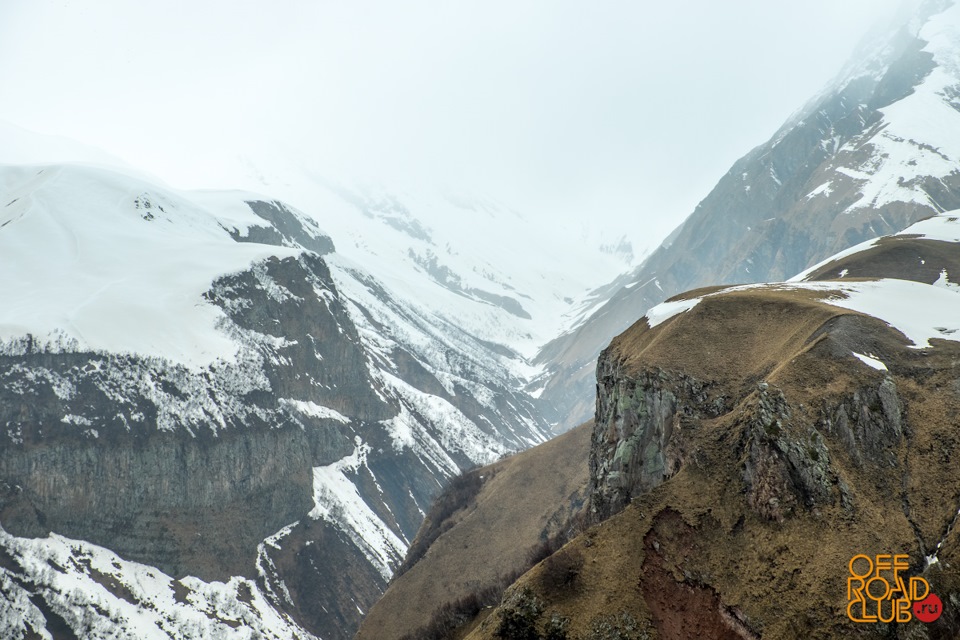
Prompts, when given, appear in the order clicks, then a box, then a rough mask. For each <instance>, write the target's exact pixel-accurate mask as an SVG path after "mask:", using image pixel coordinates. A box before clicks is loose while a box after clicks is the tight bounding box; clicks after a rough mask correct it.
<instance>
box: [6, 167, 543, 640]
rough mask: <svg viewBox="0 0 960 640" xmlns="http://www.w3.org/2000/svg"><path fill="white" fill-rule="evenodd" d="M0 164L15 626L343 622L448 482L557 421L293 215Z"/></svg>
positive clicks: (11, 630)
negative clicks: (542, 416)
mask: <svg viewBox="0 0 960 640" xmlns="http://www.w3.org/2000/svg"><path fill="white" fill-rule="evenodd" d="M0 178H2V180H3V186H4V188H5V189H6V190H7V191H8V192H9V194H10V196H11V197H10V198H8V199H7V201H8V202H10V204H9V205H8V206H7V207H6V208H5V210H4V212H3V213H2V214H0V216H2V217H0V245H2V246H0V256H2V257H0V262H3V263H4V264H5V266H4V269H5V270H7V271H8V272H9V273H13V274H16V278H11V279H9V280H7V281H6V282H5V283H4V285H3V287H2V288H3V292H4V297H5V299H6V300H8V305H9V306H7V308H6V309H5V310H4V311H3V312H2V313H0V340H2V346H0V381H2V383H0V425H2V426H3V433H2V438H3V443H2V445H0V487H2V491H0V525H2V528H3V536H2V539H0V592H2V593H3V594H4V596H5V598H6V600H5V602H6V604H4V605H0V621H2V622H0V635H3V636H4V637H11V638H21V637H23V638H25V637H32V636H33V634H41V635H42V634H43V633H44V631H46V632H49V633H54V634H55V635H57V636H58V637H59V636H62V637H105V636H110V635H114V634H116V637H143V636H144V634H146V635H158V634H159V635H160V636H161V637H176V638H186V637H198V638H200V637H203V638H206V637H224V638H226V637H234V636H237V637H240V636H239V635H237V634H241V635H242V634H246V633H249V632H251V630H254V631H256V632H257V633H262V634H265V637H302V638H307V637H313V636H317V637H323V638H325V639H327V640H329V639H331V638H340V637H349V636H350V635H352V632H353V629H354V628H355V627H356V625H357V624H358V622H359V619H360V617H361V616H362V615H363V612H364V611H365V610H366V609H367V608H368V607H369V606H370V605H372V604H373V602H374V601H375V600H376V599H377V598H378V597H379V595H380V594H381V593H382V591H383V589H384V588H385V586H386V582H387V580H388V579H389V577H390V575H391V574H392V572H393V570H394V569H395V568H396V567H397V566H398V565H399V563H400V561H401V559H402V556H403V553H404V551H405V549H406V546H407V544H408V541H409V540H412V539H413V536H414V534H415V533H416V531H417V528H418V527H419V525H420V522H421V520H422V518H423V514H424V511H425V509H426V508H427V505H429V504H430V501H431V500H432V498H433V497H434V495H435V494H436V493H437V492H438V491H439V488H440V486H441V484H442V482H443V481H444V479H445V478H446V477H448V476H451V475H455V474H456V473H458V472H459V471H460V469H461V468H466V467H471V466H474V465H476V464H477V463H482V462H490V461H492V460H494V459H496V458H498V457H499V456H501V455H502V454H503V453H504V452H506V451H509V450H511V449H514V450H515V449H518V448H522V447H525V446H527V445H528V444H529V443H531V442H537V441H542V440H543V439H544V438H545V432H546V427H545V425H544V424H543V423H542V422H541V421H540V420H539V419H538V417H537V415H536V413H535V412H534V411H533V407H532V402H531V401H530V399H528V398H525V397H524V396H523V395H522V394H521V393H520V392H519V391H518V389H519V386H520V385H519V382H517V381H516V380H514V378H513V377H512V376H513V374H512V373H510V368H509V367H508V366H507V365H505V364H504V362H503V361H502V360H501V356H500V355H498V354H497V353H496V352H495V351H494V350H492V349H491V348H489V347H485V346H484V344H483V341H481V340H479V339H477V338H474V337H472V336H470V335H469V334H467V333H466V332H464V331H462V330H461V331H456V330H448V328H446V327H442V328H440V327H437V326H436V323H437V322H439V320H437V319H435V318H432V317H430V316H424V315H422V314H421V312H420V310H419V309H418V308H417V307H416V306H414V305H412V304H410V303H407V302H404V301H400V300H396V299H394V298H393V297H391V295H390V294H389V293H388V292H387V291H386V289H385V288H384V287H382V286H381V285H380V284H379V283H378V281H377V280H376V279H374V278H372V277H371V276H369V275H368V274H366V273H365V272H363V271H362V270H361V269H360V268H359V267H358V266H356V265H352V264H349V263H345V262H344V261H342V260H341V259H340V258H339V256H337V255H336V253H335V250H334V246H333V243H332V241H331V240H330V238H329V237H327V236H325V235H324V234H323V233H322V232H321V231H320V230H319V227H318V226H317V224H316V222H315V221H314V220H313V219H311V218H310V217H308V216H306V215H304V214H302V213H300V212H298V211H295V210H292V209H290V208H289V207H287V206H285V205H283V204H281V203H279V202H275V201H267V200H257V199H254V198H249V197H248V198H247V199H246V200H244V199H243V196H242V195H237V194H222V195H219V196H218V195H215V194H213V195H212V194H205V195H204V196H203V198H202V199H201V201H202V204H199V203H198V201H195V200H192V199H191V198H190V197H189V196H186V195H184V194H179V193H176V192H172V191H170V190H168V189H164V188H160V187H157V186H156V185H151V184H149V183H144V182H143V181H142V180H139V179H136V178H131V177H129V176H125V175H121V174H115V173H110V172H106V171H102V170H95V169H89V168H82V167H41V168H21V167H14V168H7V169H5V170H4V172H3V173H2V176H0ZM6 263H9V264H6ZM206 274H212V276H208V275H206ZM207 277H209V278H210V279H209V280H206V281H204V278H207ZM51 567H54V569H53V571H52V572H51V570H50V568H51ZM144 576H149V579H148V578H146V577H144ZM71 584H73V585H82V586H80V587H78V588H74V587H72V586H70V585H71ZM201 594H203V597H201ZM170 598H172V600H171V599H170ZM211 598H212V600H210V599H211ZM214 601H215V602H216V603H218V604H217V605H216V606H214V605H212V604H211V602H214ZM71 634H72V635H71ZM244 637H245V636H244Z"/></svg>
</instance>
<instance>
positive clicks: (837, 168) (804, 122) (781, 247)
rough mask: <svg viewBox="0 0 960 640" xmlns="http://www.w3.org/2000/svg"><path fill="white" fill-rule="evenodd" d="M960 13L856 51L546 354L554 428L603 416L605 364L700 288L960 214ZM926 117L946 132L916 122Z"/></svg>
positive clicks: (940, 14) (784, 272) (929, 11)
mask: <svg viewBox="0 0 960 640" xmlns="http://www.w3.org/2000/svg"><path fill="white" fill-rule="evenodd" d="M947 5H948V3H944V2H930V3H925V4H924V6H923V8H922V9H921V11H920V13H919V14H918V16H917V17H916V24H924V22H926V21H929V22H928V25H929V28H924V29H921V30H920V32H919V33H920V36H919V37H917V35H916V33H917V32H916V31H908V30H907V29H906V28H903V29H901V30H899V31H896V32H895V33H893V34H891V36H890V37H889V39H888V40H886V41H882V39H881V41H880V42H879V43H870V44H872V45H874V46H875V47H876V50H875V51H871V50H865V51H860V52H858V53H857V54H855V57H854V60H853V61H852V63H851V64H850V65H849V66H848V69H847V70H846V71H845V73H844V75H843V76H842V77H841V78H840V79H839V80H838V81H837V82H836V83H835V84H833V85H832V86H831V87H829V88H828V89H826V90H825V91H824V92H823V93H822V94H821V95H819V96H817V97H815V98H814V99H813V100H811V101H810V103H809V104H808V105H806V106H805V107H804V108H803V109H801V110H800V111H799V112H798V114H797V115H796V116H795V117H794V118H792V119H791V120H790V121H788V122H787V123H785V124H784V126H783V127H782V128H781V129H780V130H779V131H778V132H777V133H776V134H775V135H774V136H773V137H772V138H771V139H770V140H769V141H768V142H766V143H765V144H763V145H761V146H759V147H757V148H756V149H753V150H752V151H750V152H749V153H748V154H746V155H745V156H744V157H743V158H741V159H740V160H738V161H737V162H736V163H735V164H734V165H733V167H731V169H730V170H729V171H728V172H727V174H726V175H724V176H723V177H722V178H721V179H720V181H719V182H718V183H717V185H716V187H714V189H713V190H712V191H711V192H710V193H709V194H708V195H707V196H706V197H705V198H704V199H703V201H702V202H701V203H700V204H699V205H698V206H697V208H696V209H695V210H694V211H693V213H692V214H691V215H690V217H689V218H688V219H687V220H686V221H685V222H684V223H683V225H681V226H680V227H679V228H678V229H677V230H676V231H675V232H674V233H673V234H671V236H670V238H668V239H667V240H666V241H665V242H664V243H663V244H662V245H661V246H660V247H659V248H658V249H657V250H656V251H655V252H654V253H653V254H652V255H651V256H650V257H649V258H648V259H647V260H645V261H644V263H643V264H641V265H640V266H639V267H638V268H637V269H636V271H635V272H634V274H633V275H632V277H631V278H630V279H629V282H626V283H624V284H625V285H626V286H623V284H622V285H621V287H622V288H619V289H618V290H617V291H616V292H615V293H612V294H611V295H610V299H609V301H608V302H607V303H606V304H604V305H602V306H601V307H600V308H598V309H597V310H596V311H595V312H594V314H593V315H592V316H591V318H590V319H588V320H587V321H586V322H584V323H583V324H582V325H581V326H580V327H578V328H576V329H575V330H573V331H571V332H570V333H568V334H566V335H563V336H560V337H559V338H557V339H556V340H554V341H552V342H551V343H549V344H547V345H546V346H545V347H544V348H543V349H542V350H541V352H540V354H539V356H538V361H539V362H541V363H543V364H545V365H546V366H547V369H548V371H549V372H550V381H549V382H548V384H547V386H546V388H545V390H544V392H543V394H542V396H541V399H542V401H543V404H544V411H545V413H546V415H547V417H548V419H549V420H551V421H553V422H557V423H558V424H559V427H560V428H563V427H570V426H573V425H576V424H579V423H580V422H582V421H583V420H585V419H587V418H588V417H589V416H590V415H591V414H592V413H593V380H594V371H595V365H594V363H595V362H596V358H597V356H598V354H599V353H600V351H601V350H602V349H603V348H604V347H605V346H606V345H607V344H608V343H609V341H610V340H611V339H612V338H613V337H614V336H616V335H617V334H619V333H621V332H622V331H624V330H625V329H626V328H627V327H629V326H630V325H631V324H632V323H633V322H634V321H635V320H636V319H637V318H638V317H640V316H641V315H643V314H644V313H645V312H646V311H647V310H648V309H649V308H651V307H652V306H654V305H655V304H658V303H659V302H661V301H663V300H665V299H667V298H669V297H671V296H673V295H676V294H678V293H681V292H683V291H687V290H690V289H694V288H697V287H703V286H708V285H716V284H730V283H743V282H765V281H767V282H769V281H778V280H783V279H786V278H789V277H791V276H793V275H794V274H796V273H799V272H800V271H802V270H803V269H805V268H806V267H808V266H809V265H811V264H814V263H816V262H819V261H820V260H822V259H824V258H826V257H828V256H830V255H832V254H834V253H836V252H838V251H840V250H842V249H845V248H847V247H850V246H853V245H855V244H857V243H859V242H862V241H864V240H867V239H869V238H873V237H876V236H880V235H884V234H889V233H893V232H896V231H899V230H901V229H903V228H905V227H907V226H908V225H910V224H912V223H913V222H915V221H917V220H920V219H922V218H925V217H927V216H930V215H932V214H935V213H938V212H942V211H947V210H951V209H956V208H958V207H960V172H958V171H957V170H956V166H957V162H958V161H960V149H953V148H952V147H951V148H950V149H948V148H947V145H946V144H945V143H944V141H943V140H940V139H939V138H938V134H936V133H935V130H940V131H942V130H944V129H943V128H942V127H948V126H953V125H948V124H947V122H956V121H957V119H960V115H958V112H957V110H956V106H955V105H956V98H955V96H956V95H957V93H958V90H957V87H958V86H960V77H958V76H957V71H956V68H955V65H954V64H953V62H952V60H954V59H955V58H956V56H957V52H956V40H955V39H950V38H951V37H952V36H950V37H948V36H946V35H945V34H951V33H953V32H954V30H955V29H956V25H957V24H958V23H960V17H958V9H957V8H956V7H955V6H954V7H951V8H949V9H946V10H945V7H946V6H947ZM951 52H952V53H951ZM927 113H937V116H936V117H937V118H942V120H938V122H939V123H940V124H939V127H933V128H927V127H926V125H925V124H924V122H927V120H926V119H925V118H927V117H928V116H920V115H917V116H916V117H913V116H911V115H910V114H927Z"/></svg>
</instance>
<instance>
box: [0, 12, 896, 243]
mask: <svg viewBox="0 0 960 640" xmlns="http://www.w3.org/2000/svg"><path fill="white" fill-rule="evenodd" d="M893 6H894V3H892V2H878V1H877V0H843V1H838V0H811V1H809V2H804V3H796V2H790V3H787V2H769V1H768V0H741V1H738V2H730V3H719V2H713V1H710V0H687V1H683V2H669V3H652V2H638V1H634V2H627V1H614V0H601V1H595V2H589V3H588V2H572V1H568V0H533V1H524V2H517V1H515V0H514V1H502V0H483V1H467V2H440V1H436V2H424V1H417V0H414V1H405V2H382V1H381V2H372V1H363V0H361V1H358V2H349V3H348V2H327V1H323V2H320V1H316V0H275V1H273V2H269V3H268V2H265V1H253V0H203V1H197V0H167V1H165V2H149V3H148V2H130V1H129V0H123V1H121V0H109V1H108V0H98V1H97V2H64V1H62V0H61V1H59V2H55V1H52V0H3V2H2V3H0V86H2V91H0V119H2V120H6V121H8V122H11V123H14V124H16V125H19V126H21V127H24V128H28V129H32V130H35V131H39V132H44V133H53V134H59V135H64V136H67V137H70V138H73V139H76V140H79V141H81V142H84V143H87V144H90V145H94V146H97V147H99V148H102V149H104V150H106V151H108V152H110V153H113V154H115V155H117V156H120V157H122V158H123V159H125V160H126V161H128V162H129V163H131V164H132V165H135V166H137V167H139V168H141V169H144V170H146V171H149V172H152V173H153V174H155V175H157V176H159V177H160V178H162V179H163V180H165V181H167V182H168V183H170V184H172V185H174V186H179V187H189V188H200V187H234V186H238V187H250V186H251V184H254V183H252V182H251V175H252V174H255V173H256V172H257V171H267V172H269V171H274V170H276V169H277V168H279V167H282V166H286V165H290V164H296V165H304V166H307V167H309V168H310V169H311V170H314V171H317V172H319V173H320V174H322V175H325V176H328V177H330V178H331V179H336V180H344V179H363V180H367V181H382V182H384V183H386V184H387V185H418V188H421V187H424V186H426V187H427V188H443V189H453V190H460V191H467V192H470V193H473V194H476V195H480V196H484V197H488V198H493V199H497V200H500V201H502V202H504V203H506V204H508V205H510V206H512V207H514V208H516V209H518V210H520V211H522V212H524V213H525V214H526V215H529V216H538V217H542V218H543V219H544V220H545V221H546V220H550V221H552V222H557V221H570V220H578V221H583V220H589V221H590V223H591V224H597V225H605V226H607V227H609V228H611V229H619V228H622V229H623V232H624V233H625V234H626V235H627V236H628V237H630V238H631V239H633V240H634V242H635V243H636V244H639V245H640V246H641V247H642V246H644V245H645V246H647V247H650V246H653V245H654V244H655V243H657V242H658V241H659V240H660V239H662V237H663V236H665V235H666V234H667V233H668V232H669V231H670V230H671V229H672V228H673V227H674V226H676V225H677V224H678V223H679V222H680V221H681V220H682V219H683V217H684V216H686V215H687V214H689V213H690V212H691V211H692V210H693V207H694V206H695V205H696V203H697V202H698V201H699V200H700V199H701V198H703V197H704V196H705V195H706V194H707V192H708V191H709V189H710V188H711V187H712V186H713V185H714V184H715V183H716V181H717V180H718V179H719V178H720V176H721V175H722V174H723V173H724V172H725V171H726V170H727V169H728V168H729V166H730V165H731V164H732V162H733V161H734V160H736V159H737V158H738V157H739V156H741V155H743V154H744V153H746V152H747V151H749V150H750V149H751V148H752V147H754V146H756V145H757V144H760V143H762V142H763V141H765V140H766V139H767V138H768V137H770V135H772V134H773V132H774V131H775V130H776V128H777V127H778V126H779V125H780V124H781V123H782V122H783V121H784V120H785V119H786V118H787V117H789V116H790V114H791V113H792V112H793V111H794V110H796V109H797V108H799V107H800V106H801V105H802V104H803V103H804V102H805V101H806V100H807V99H808V98H810V97H811V96H812V95H813V94H815V93H816V92H817V91H818V90H820V89H821V88H822V87H823V86H824V84H825V83H827V82H828V81H830V80H831V78H833V77H834V76H835V75H836V74H837V73H838V72H839V71H840V69H841V67H842V66H843V64H844V62H845V61H846V59H847V58H848V56H849V55H850V53H851V52H852V50H853V49H854V46H855V45H856V43H857V41H858V40H859V39H860V38H861V36H862V35H863V33H864V32H866V30H867V29H868V27H870V26H871V25H872V24H873V23H874V22H875V20H876V19H877V18H878V17H879V16H881V15H883V14H885V13H886V12H888V11H890V10H892V8H893ZM254 186H255V185H254Z"/></svg>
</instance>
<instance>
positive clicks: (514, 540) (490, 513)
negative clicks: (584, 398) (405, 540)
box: [356, 423, 593, 640]
mask: <svg viewBox="0 0 960 640" xmlns="http://www.w3.org/2000/svg"><path fill="white" fill-rule="evenodd" d="M592 428H593V424H592V423H586V424H584V425H581V426H580V427H577V428H576V429H573V430H571V431H569V432H567V433H565V434H564V435H562V436H560V437H558V438H555V439H553V440H551V441H550V442H547V443H545V444H543V445H540V446H538V447H535V448H533V449H530V450H528V451H525V452H523V453H520V454H517V455H515V456H512V457H510V458H507V459H505V460H501V461H500V462H497V463H495V464H493V465H490V466H487V467H482V468H480V469H477V470H474V471H472V472H470V474H469V475H471V476H474V478H476V480H471V479H469V478H465V479H464V480H461V481H460V482H459V484H458V483H456V482H455V488H456V487H457V486H459V490H458V491H454V492H450V491H448V492H446V493H444V494H443V495H441V497H440V498H439V499H438V501H437V503H436V504H435V505H434V507H433V508H432V509H431V512H430V514H428V516H427V519H426V521H425V522H424V524H423V526H422V527H421V529H420V532H419V533H418V535H417V539H416V540H415V541H414V542H413V544H412V545H411V550H410V553H409V554H408V557H407V561H406V563H405V566H404V567H403V569H404V572H403V573H402V574H401V575H399V577H397V578H395V579H394V581H393V582H392V583H391V584H390V586H389V588H388V589H387V591H386V593H385V594H384V596H383V598H382V599H381V600H380V601H379V602H378V603H377V604H376V606H374V607H373V608H372V609H371V610H370V612H369V614H368V615H367V617H366V619H365V620H364V623H363V625H362V626H361V627H360V630H359V632H358V633H357V635H356V638H357V640H389V639H394V638H402V637H403V636H405V635H407V634H413V633H415V632H416V631H417V630H418V629H420V628H421V627H423V626H425V625H426V624H427V623H428V622H429V621H430V619H431V618H432V617H433V616H434V614H436V612H437V611H438V610H440V609H441V608H442V607H443V606H444V605H449V604H451V603H455V602H456V601H458V600H460V599H462V598H465V597H467V596H470V595H471V594H475V593H478V592H481V591H484V590H485V589H489V588H493V589H496V590H497V594H496V598H497V599H499V591H501V590H502V589H503V588H504V587H505V586H507V585H509V584H510V582H512V581H513V580H514V579H515V578H516V574H517V572H519V571H523V570H525V569H526V568H527V567H528V555H529V554H530V552H531V549H532V548H534V547H536V546H537V545H538V544H539V543H541V542H542V541H543V540H545V539H546V538H548V537H550V536H553V535H556V534H557V533H558V532H559V530H560V529H561V528H562V527H563V526H564V525H565V524H566V523H567V522H568V521H569V520H570V518H571V517H572V516H573V515H574V513H575V512H576V511H577V510H578V509H579V506H580V505H581V504H582V502H583V500H584V498H585V490H586V487H587V454H588V452H589V444H590V433H591V431H592ZM438 515H439V516H440V517H438ZM425 541H426V542H427V543H428V544H427V545H426V548H425V549H424V542H425ZM424 552H425V553H424ZM421 555H422V557H418V556H421ZM411 565H412V566H411ZM504 577H507V580H506V582H504Z"/></svg>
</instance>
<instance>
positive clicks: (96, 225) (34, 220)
mask: <svg viewBox="0 0 960 640" xmlns="http://www.w3.org/2000/svg"><path fill="white" fill-rule="evenodd" d="M0 193H2V194H3V197H2V199H3V201H4V203H8V204H6V206H3V207H2V208H0V272H2V273H4V275H5V277H4V278H2V279H0V299H2V300H4V301H5V303H4V305H2V307H0V345H2V344H3V343H6V349H11V348H14V347H13V343H14V342H15V341H17V340H20V339H22V338H24V337H25V336H27V335H31V336H32V337H33V339H34V340H35V341H36V342H37V343H39V344H38V346H40V347H41V348H43V347H47V348H50V349H52V350H57V349H61V350H63V349H66V350H72V349H89V350H92V351H97V352H107V353H134V354H140V355H146V356H152V357H158V358H163V359H166V360H169V361H172V362H176V363H179V364H183V365H185V366H187V367H191V368H197V367H204V366H207V365H210V364H212V363H213V362H216V361H217V360H225V361H232V360H233V359H234V358H235V356H236V354H237V350H238V348H239V345H238V344H236V342H235V341H234V340H232V339H231V338H230V337H229V336H228V335H227V334H226V333H224V332H223V331H221V330H220V328H219V325H220V324H221V323H222V322H223V321H224V320H225V319H226V315H225V314H224V313H223V311H222V310H221V309H220V308H219V307H216V306H215V305H213V304H210V303H208V302H207V301H206V300H204V298H203V294H204V293H205V292H207V291H208V290H209V289H210V288H211V286H212V284H213V282H214V281H216V280H217V279H219V278H220V277H223V276H225V275H229V274H233V273H239V272H242V271H245V270H247V269H249V268H251V266H252V265H254V264H255V263H258V262H261V261H263V260H266V259H268V258H271V257H281V258H285V257H295V256H298V255H299V254H300V253H302V251H301V250H299V249H290V248H284V247H276V246H269V245H260V244H253V243H237V242H235V241H234V240H233V239H232V238H231V237H230V236H229V234H228V233H227V232H226V231H225V230H224V229H223V227H222V226H221V225H220V223H219V221H218V220H217V218H216V216H215V215H214V214H212V213H211V212H210V211H209V210H208V209H207V208H205V207H202V206H199V205H197V204H195V203H194V202H192V201H190V200H188V199H187V198H186V197H184V196H182V195H179V194H176V193H175V192H173V191H170V190H167V189H163V188H159V187H156V186H155V185H152V184H150V183H147V182H144V181H140V180H137V179H134V178H131V177H130V176H127V175H123V174H118V173H112V172H110V171H106V170H101V169H94V168H90V167H83V166H53V167H40V168H37V167H4V168H0ZM231 206H232V207H233V208H232V209H231V213H230V219H231V220H236V221H238V224H239V222H240V221H239V217H238V216H239V213H237V208H236V207H235V206H234V205H231ZM250 217H251V219H253V218H256V216H255V215H254V214H253V213H252V212H251V213H250ZM261 223H262V220H261ZM0 348H3V347H2V346H0Z"/></svg>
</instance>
